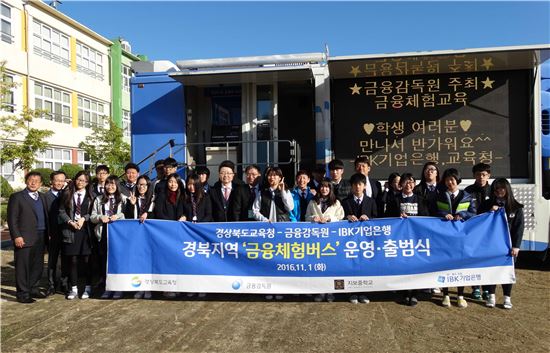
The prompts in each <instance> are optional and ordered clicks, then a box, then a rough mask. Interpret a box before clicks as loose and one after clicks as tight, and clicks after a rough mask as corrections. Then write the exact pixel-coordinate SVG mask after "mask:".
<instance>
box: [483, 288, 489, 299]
mask: <svg viewBox="0 0 550 353" xmlns="http://www.w3.org/2000/svg"><path fill="white" fill-rule="evenodd" d="M481 296H482V298H483V300H488V299H489V291H488V290H484V291H483V294H482V295H481Z"/></svg>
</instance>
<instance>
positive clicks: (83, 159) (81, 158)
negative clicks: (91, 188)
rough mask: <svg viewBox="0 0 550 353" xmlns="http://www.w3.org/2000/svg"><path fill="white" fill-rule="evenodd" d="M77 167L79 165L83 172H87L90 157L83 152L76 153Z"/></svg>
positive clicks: (90, 162) (90, 163)
mask: <svg viewBox="0 0 550 353" xmlns="http://www.w3.org/2000/svg"><path fill="white" fill-rule="evenodd" d="M78 165H80V166H81V167H82V168H83V169H84V170H89V169H90V166H91V165H92V161H91V160H90V156H89V155H88V153H86V152H84V151H78Z"/></svg>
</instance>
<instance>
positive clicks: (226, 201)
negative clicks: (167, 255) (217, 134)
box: [8, 157, 523, 309]
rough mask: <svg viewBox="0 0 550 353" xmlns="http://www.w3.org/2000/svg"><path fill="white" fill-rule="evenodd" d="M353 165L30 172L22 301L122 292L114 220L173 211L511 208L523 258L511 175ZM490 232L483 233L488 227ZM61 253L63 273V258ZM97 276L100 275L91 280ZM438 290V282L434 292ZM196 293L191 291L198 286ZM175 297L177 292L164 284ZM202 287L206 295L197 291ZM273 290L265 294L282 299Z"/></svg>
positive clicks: (15, 225) (211, 218)
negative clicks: (117, 283)
mask: <svg viewBox="0 0 550 353" xmlns="http://www.w3.org/2000/svg"><path fill="white" fill-rule="evenodd" d="M354 166H355V173H354V174H353V175H351V177H350V178H349V179H347V178H344V163H343V162H342V161H341V160H338V159H334V160H332V161H331V162H330V163H329V164H328V177H327V176H326V175H327V173H326V170H325V168H324V167H322V168H316V169H315V170H314V171H313V172H312V173H311V174H310V172H309V171H307V170H300V171H298V172H297V174H296V176H295V182H294V187H293V188H289V187H288V185H287V183H285V178H284V176H283V172H282V170H281V169H280V168H279V167H276V166H272V167H267V168H266V169H265V170H264V171H263V173H262V171H261V169H260V167H259V166H257V165H249V166H247V167H246V168H245V170H244V180H240V179H239V178H236V177H235V174H236V166H235V164H234V163H233V162H232V161H223V162H222V163H220V165H219V166H218V175H219V180H218V181H216V182H215V183H214V184H213V185H210V184H209V177H210V170H209V169H208V168H206V167H197V168H195V170H194V171H193V172H191V173H189V174H188V176H187V178H186V179H185V180H183V179H182V178H181V177H180V175H179V174H178V173H177V168H178V163H177V161H176V160H175V159H174V158H171V157H170V158H166V159H164V160H159V161H157V162H156V163H155V170H156V174H157V177H156V178H155V179H154V180H151V179H150V178H149V177H148V176H146V175H140V168H139V166H138V165H136V164H133V163H128V164H127V165H126V166H125V175H124V178H123V179H119V178H118V177H117V176H114V175H110V170H109V167H108V166H106V165H99V166H98V167H97V168H96V169H95V179H94V182H92V181H91V177H90V175H89V173H88V172H87V171H84V170H82V171H80V172H78V173H77V174H76V175H75V176H74V178H73V180H71V182H67V181H68V180H67V177H66V175H65V173H63V172H62V171H56V172H53V173H52V174H51V176H50V179H51V180H50V183H51V187H50V189H49V191H48V192H46V193H41V192H39V189H40V188H41V186H42V177H41V174H40V173H37V172H32V171H31V172H29V173H28V174H27V175H26V176H25V183H26V186H27V187H26V188H25V189H24V190H22V191H20V192H17V193H14V194H13V195H12V196H11V197H10V200H9V204H8V226H9V229H10V234H11V237H12V239H13V242H14V246H15V268H16V287H17V300H18V301H19V302H21V303H32V302H34V301H35V300H34V299H33V297H34V298H36V297H43V296H47V295H52V294H54V293H56V290H57V288H58V287H62V288H63V289H62V290H63V291H64V293H65V295H66V298H67V299H68V300H72V299H75V298H77V297H78V296H79V290H78V283H79V278H84V280H85V285H84V289H83V291H81V294H80V298H82V299H87V298H89V297H90V296H91V294H92V287H94V292H95V291H96V290H97V291H100V292H101V293H102V294H101V296H100V297H101V298H103V299H110V298H112V299H119V298H122V296H123V293H122V292H111V291H108V290H105V280H106V263H107V234H106V230H107V227H106V224H108V223H111V222H116V221H117V220H119V219H139V220H140V221H141V222H144V221H146V220H147V219H152V218H154V219H165V220H174V221H189V222H235V221H263V222H266V221H267V222H317V223H325V222H335V221H341V220H347V221H349V222H357V221H367V220H369V219H373V218H379V217H410V216H435V217H441V218H443V219H445V220H449V221H453V220H454V221H457V220H467V219H469V218H471V217H473V216H474V215H476V214H479V213H482V212H488V211H494V210H497V209H498V208H504V209H505V211H506V215H507V219H508V222H509V228H510V234H511V238H512V239H511V240H512V252H511V256H514V257H517V255H518V253H519V247H520V244H521V240H522V236H523V211H522V207H523V206H522V205H521V204H519V203H518V202H517V201H516V200H515V198H514V196H513V192H512V188H511V186H510V183H509V182H508V181H507V180H506V179H504V178H498V179H495V180H494V181H493V183H492V184H489V179H490V177H491V169H490V166H489V165H487V164H483V163H480V164H477V165H475V166H474V167H473V176H474V178H475V183H474V184H473V185H470V186H468V187H467V188H465V189H464V190H460V189H459V184H460V183H461V176H460V173H459V172H458V171H457V170H456V169H454V168H450V169H447V170H445V171H444V172H443V173H442V174H441V175H440V171H439V168H438V166H437V164H436V163H432V162H428V163H426V164H425V165H424V167H423V169H422V173H421V178H420V181H419V182H418V183H417V180H416V179H415V177H414V176H413V174H411V173H404V174H402V175H399V174H398V173H392V174H390V176H389V178H388V181H387V182H386V183H385V185H384V186H382V184H381V183H380V182H379V181H377V180H373V179H372V178H369V173H370V170H371V165H370V163H369V159H368V158H367V157H358V158H356V160H355V162H354ZM480 236H482V235H480ZM46 247H47V250H48V288H47V291H46V292H45V293H40V292H39V291H37V284H38V282H39V280H40V278H41V276H42V267H43V261H44V256H43V254H44V251H45V249H46ZM60 255H61V274H60V279H59V280H58V276H57V273H56V272H57V267H58V266H57V262H58V258H59V257H60ZM92 278H98V282H97V283H95V285H94V286H92ZM502 287H503V292H504V307H505V308H507V309H511V308H512V303H511V299H510V296H511V290H512V285H511V284H506V285H503V286H502ZM495 289H496V286H483V288H480V287H474V288H473V292H472V298H474V299H477V300H481V299H485V300H486V306H487V307H494V306H495V304H496V300H495ZM436 290H437V289H434V291H436ZM448 290H449V289H448V288H443V299H442V305H443V306H445V307H449V306H451V300H450V296H449V291H448ZM457 292H458V297H457V305H458V306H459V307H462V308H464V307H466V306H467V302H466V300H465V299H464V287H459V288H457ZM402 294H403V300H404V302H405V304H408V305H410V306H415V305H416V304H417V303H418V300H417V292H416V291H415V290H410V291H403V292H402ZM188 295H193V294H192V293H190V294H188ZM151 296H152V295H151V292H137V293H135V298H138V299H139V298H144V299H150V298H151ZM164 296H165V297H168V298H174V297H176V296H177V294H176V293H172V292H165V293H164ZM199 296H204V294H202V293H199ZM282 298H283V296H282V295H267V296H266V299H268V300H271V299H282ZM314 299H315V301H322V300H327V301H333V300H334V295H332V294H319V295H317V296H315V298H314ZM349 301H350V302H351V303H368V302H369V299H368V297H367V295H366V294H365V293H359V294H352V295H351V296H350V297H349Z"/></svg>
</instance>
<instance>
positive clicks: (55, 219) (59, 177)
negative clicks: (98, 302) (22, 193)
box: [46, 171, 67, 295]
mask: <svg viewBox="0 0 550 353" xmlns="http://www.w3.org/2000/svg"><path fill="white" fill-rule="evenodd" d="M65 179H66V175H65V173H64V172H62V171H56V172H52V173H51V174H50V190H48V192H47V193H46V204H47V205H48V215H49V217H48V218H49V219H50V226H49V235H50V240H49V242H48V290H47V292H46V295H53V294H55V289H56V287H57V260H58V258H59V255H60V254H61V241H62V239H63V236H62V235H61V227H60V224H59V204H60V202H61V197H62V196H63V188H64V187H65ZM65 266H66V264H65V260H64V258H63V256H62V257H61V283H62V284H63V286H64V287H65V288H64V290H66V289H67V288H66V287H67V271H66V268H65Z"/></svg>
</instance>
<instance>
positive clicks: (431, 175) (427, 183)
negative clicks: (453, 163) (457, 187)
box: [414, 162, 445, 214]
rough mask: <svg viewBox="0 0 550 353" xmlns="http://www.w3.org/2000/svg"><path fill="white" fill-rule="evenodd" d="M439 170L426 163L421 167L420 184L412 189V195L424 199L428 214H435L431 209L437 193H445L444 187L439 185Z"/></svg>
mask: <svg viewBox="0 0 550 353" xmlns="http://www.w3.org/2000/svg"><path fill="white" fill-rule="evenodd" d="M439 179H440V175H439V168H438V167H437V164H435V163H434V162H427V163H425V164H424V166H423V167H422V176H421V178H420V183H418V185H417V186H415V188H414V193H415V194H417V195H420V196H422V197H423V198H424V201H425V202H426V207H428V210H429V211H430V214H434V213H436V210H435V209H432V208H431V207H432V206H434V205H435V199H436V198H437V193H438V192H439V191H440V190H441V191H443V192H444V191H445V186H444V185H442V184H441V183H440V180H439Z"/></svg>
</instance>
